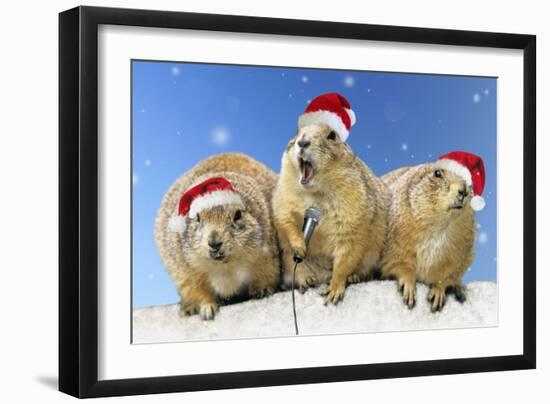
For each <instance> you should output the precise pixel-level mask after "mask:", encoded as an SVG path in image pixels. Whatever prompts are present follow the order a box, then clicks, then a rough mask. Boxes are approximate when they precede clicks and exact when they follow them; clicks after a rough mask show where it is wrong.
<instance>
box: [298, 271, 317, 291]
mask: <svg viewBox="0 0 550 404" xmlns="http://www.w3.org/2000/svg"><path fill="white" fill-rule="evenodd" d="M317 285H319V279H318V278H317V276H315V275H314V274H312V273H311V271H310V270H309V269H307V268H306V267H302V268H300V267H298V269H297V270H296V284H295V285H294V287H296V288H298V291H299V292H300V293H302V294H304V293H305V291H306V290H307V289H309V288H314V287H316V286H317Z"/></svg>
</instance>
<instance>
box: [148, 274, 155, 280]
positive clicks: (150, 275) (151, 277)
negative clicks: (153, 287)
mask: <svg viewBox="0 0 550 404" xmlns="http://www.w3.org/2000/svg"><path fill="white" fill-rule="evenodd" d="M154 277H155V275H153V274H149V275H147V279H149V280H151V279H153V278H154Z"/></svg>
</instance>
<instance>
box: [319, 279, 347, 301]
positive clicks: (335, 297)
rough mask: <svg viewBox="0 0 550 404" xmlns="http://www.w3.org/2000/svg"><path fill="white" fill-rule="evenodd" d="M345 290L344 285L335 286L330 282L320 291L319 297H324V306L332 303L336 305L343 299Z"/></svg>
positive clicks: (343, 283)
mask: <svg viewBox="0 0 550 404" xmlns="http://www.w3.org/2000/svg"><path fill="white" fill-rule="evenodd" d="M345 290H346V283H345V282H342V283H341V284H337V285H335V284H334V283H333V282H331V283H330V284H329V285H328V286H327V287H326V288H324V289H323V290H322V291H321V295H322V296H325V305H327V304H329V303H332V304H334V305H336V304H338V303H339V302H341V301H342V299H343V298H344V292H345Z"/></svg>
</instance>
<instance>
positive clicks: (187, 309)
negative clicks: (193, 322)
mask: <svg viewBox="0 0 550 404" xmlns="http://www.w3.org/2000/svg"><path fill="white" fill-rule="evenodd" d="M198 312H199V306H197V305H196V304H189V303H187V304H185V303H180V310H179V312H178V314H179V316H180V317H187V316H192V315H193V314H197V313H198Z"/></svg>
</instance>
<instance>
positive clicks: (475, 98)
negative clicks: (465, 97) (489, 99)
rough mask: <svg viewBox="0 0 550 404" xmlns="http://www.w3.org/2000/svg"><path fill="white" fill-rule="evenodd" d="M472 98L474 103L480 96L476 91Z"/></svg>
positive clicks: (479, 99) (477, 101)
mask: <svg viewBox="0 0 550 404" xmlns="http://www.w3.org/2000/svg"><path fill="white" fill-rule="evenodd" d="M472 99H473V100H474V102H475V103H476V104H477V103H479V101H481V97H480V95H479V94H478V93H475V94H474V96H473V98H472Z"/></svg>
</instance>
